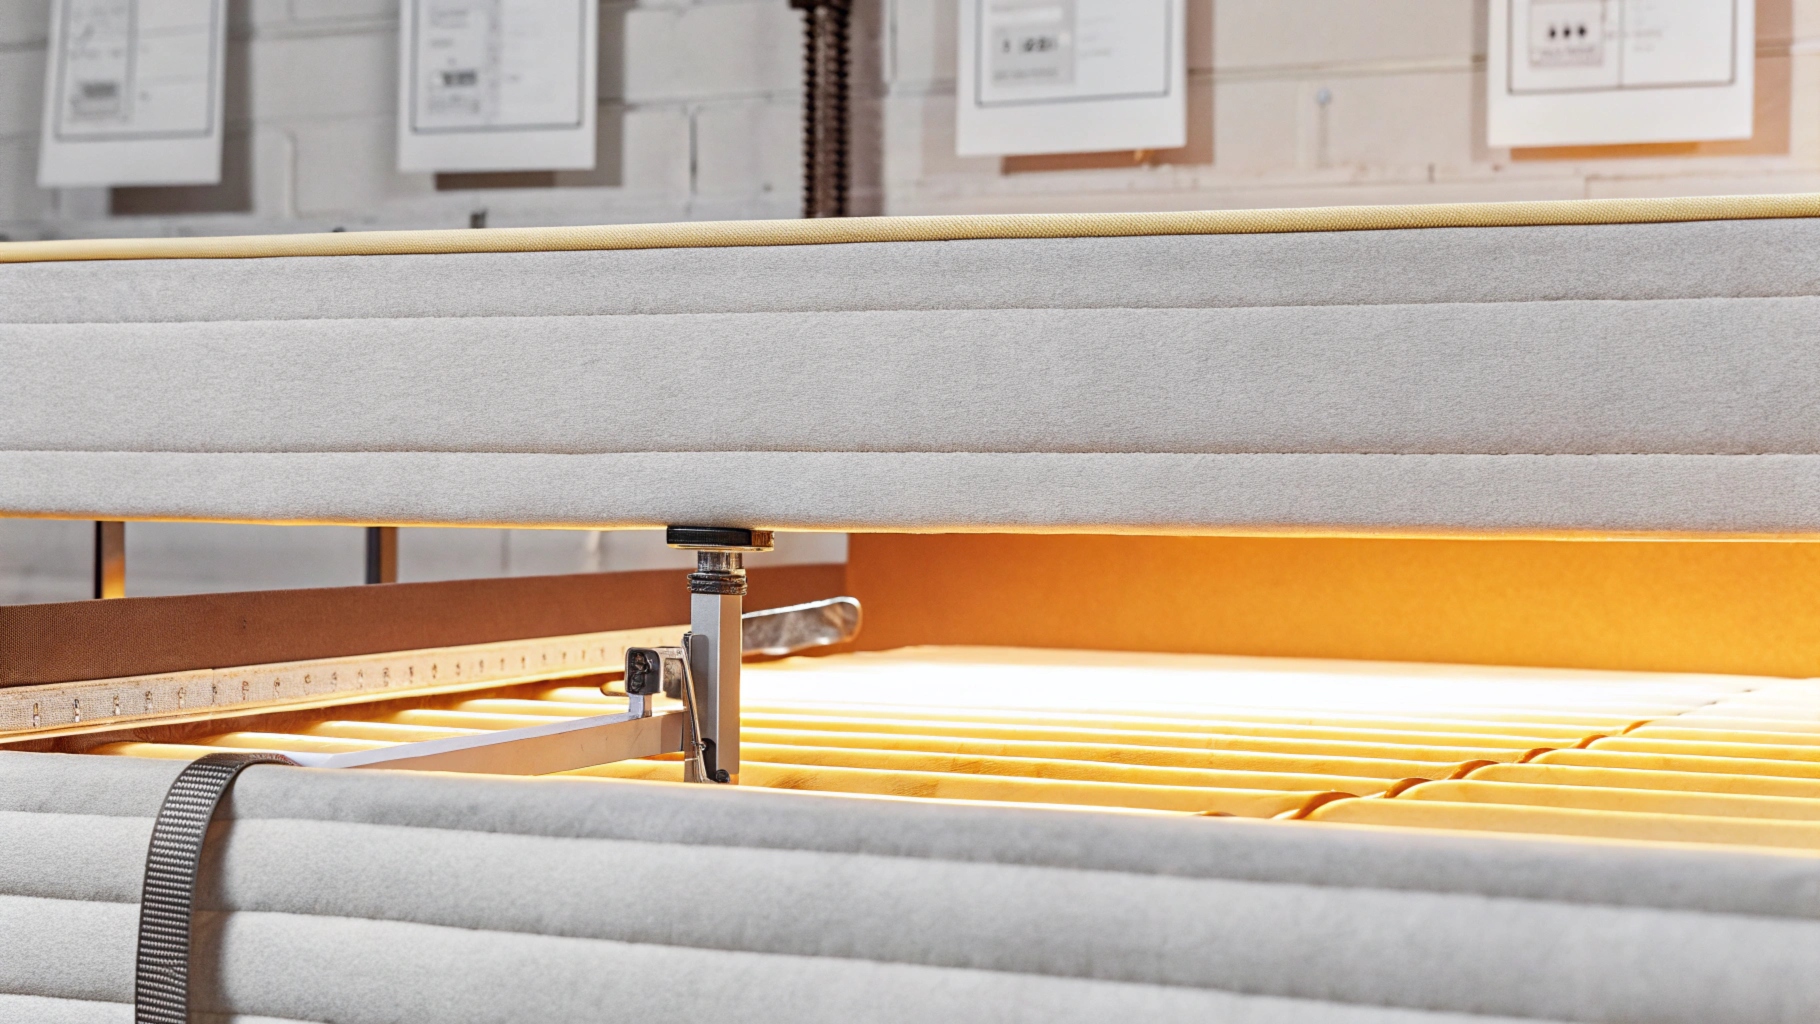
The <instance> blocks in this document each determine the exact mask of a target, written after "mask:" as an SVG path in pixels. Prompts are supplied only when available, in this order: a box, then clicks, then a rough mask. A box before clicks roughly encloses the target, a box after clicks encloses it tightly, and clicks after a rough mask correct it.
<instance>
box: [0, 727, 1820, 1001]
mask: <svg viewBox="0 0 1820 1024" xmlns="http://www.w3.org/2000/svg"><path fill="white" fill-rule="evenodd" d="M179 767H180V765H179V764H177V763H173V762H169V761H149V760H139V759H134V758H105V757H84V756H79V755H57V754H7V753H4V752H0V893H4V895H0V992H5V993H8V995H3V996H0V1020H5V1021H19V1022H26V1021H31V1022H43V1021H70V1022H75V1021H82V1022H88V1021H124V1020H127V1019H129V1013H128V1008H127V1005H126V1004H127V1003H128V1002H129V1001H130V999H131V994H132V993H131V985H132V971H131V965H132V949H133V936H134V932H135V923H136V912H137V907H136V905H135V904H136V901H137V898H138V886H139V879H140V873H141V871H142V859H143V856H144V851H145V844H146V838H147V835H148V834H149V831H150V826H151V816H152V813H153V812H154V810H155V809H156V807H157V805H158V801H159V799H160V797H161V796H162V795H163V793H164V789H165V787H166V786H167V785H168V784H169V783H170V781H171V779H172V778H173V777H174V776H175V774H176V771H177V769H178V768H179ZM222 816H223V818H224V819H225V820H224V821H222V822H220V823H218V824H217V826H216V829H215V837H214V842H213V846H212V849H213V851H214V852H213V854H212V863H211V865H210V866H209V867H207V868H205V871H204V878H203V882H202V885H201V887H200V893H201V895H200V896H199V907H200V910H201V913H200V914H199V930H198V936H199V938H198V942H199V945H198V958H197V961H196V962H197V965H198V966H197V970H198V972H199V973H198V974H197V976H196V978H195V983H194V1003H195V1006H196V1008H197V1009H199V1010H203V1011H207V1012H210V1013H220V1014H237V1015H242V1016H240V1017H239V1018H238V1019H240V1020H249V1019H251V1020H270V1019H278V1020H307V1021H336V1022H345V1024H379V1022H395V1021H409V1022H419V1021H421V1022H425V1024H429V1022H437V1024H460V1022H481V1021H504V1020H515V1021H531V1020H535V1021H540V1022H551V1024H555V1022H566V1021H576V1022H580V1021H600V1020H623V1021H652V1022H664V1021H675V1022H679V1024H681V1022H690V1021H699V1020H702V1019H704V1018H717V1019H723V1020H733V1021H746V1022H752V1024H762V1022H773V1021H775V1022H780V1024H782V1022H799V1021H827V1022H831V1024H832V1022H842V1024H844V1022H848V1021H859V1020H865V1021H931V1022H933V1021H1033V1022H1034V1021H1046V1022H1058V1021H1082V1022H1086V1021H1103V1020H1108V1019H1113V1018H1120V1019H1136V1018H1142V1019H1146V1020H1157V1021H1177V1020H1179V1021H1190V1020H1193V1021H1210V1020H1219V1021H1246V1022H1272V1024H1275V1022H1285V1024H1287V1022H1302V1021H1321V1022H1345V1024H1367V1022H1369V1024H1391V1022H1396V1024H1417V1022H1434V1024H1441V1022H1465V1021H1489V1020H1508V1019H1513V1018H1514V1019H1531V1020H1545V1021H1620V1020H1622V1021H1651V1022H1655V1024H1719V1022H1729V1021H1786V1022H1790V1024H1794V1022H1797V1021H1809V1020H1812V1019H1813V1018H1814V1013H1815V1010H1816V1008H1820V975H1817V974H1816V973H1815V972H1814V971H1813V970H1811V966H1812V965H1813V964H1814V963H1815V962H1816V961H1817V960H1820V920H1817V918H1820V860H1816V859H1814V858H1811V857H1791V856H1778V855H1773V854H1755V853H1736V852H1729V851H1715V850H1700V849H1681V848H1674V847H1649V846H1641V845H1629V844H1598V843H1592V842H1578V843H1571V844H1570V843H1561V842H1554V841H1541V840H1527V839H1505V838H1486V837H1476V836H1459V835H1445V834H1423V833H1405V832H1399V831H1387V830H1375V829H1367V828H1358V827H1349V826H1339V825H1336V826H1326V827H1322V828H1313V827H1310V826H1306V825H1299V824H1297V823H1293V822H1246V821H1237V820H1208V819H1204V818H1202V819H1196V818H1181V817H1175V818H1151V817H1139V816H1119V815H1112V814H1107V813H1105V812H1075V811H1054V810H1042V809H1030V808H1015V807H982V806H964V805H942V804H933V803H919V802H911V801H890V800H881V799H876V798H873V799H859V798H841V797H832V796H816V795H807V794H791V793H773V792H750V791H739V792H732V791H727V790H724V789H716V788H712V787H684V786H680V785H674V784H665V783H634V782H611V781H597V780H566V781H565V780H528V781H512V780H503V779H486V778H471V777H470V778H462V777H454V776H435V775H414V774H410V773H398V774H394V773H361V772H345V773H334V772H326V771H319V770H311V769H301V768H282V767H258V768H253V769H250V770H249V771H248V772H247V773H246V775H245V777H244V778H242V779H241V781H240V782H239V784H238V785H237V786H236V788H235V791H234V793H233V794H232V797H231V803H230V805H229V806H228V807H227V808H225V809H224V811H223V812H222ZM204 1019H215V1018H213V1017H210V1018H204Z"/></svg>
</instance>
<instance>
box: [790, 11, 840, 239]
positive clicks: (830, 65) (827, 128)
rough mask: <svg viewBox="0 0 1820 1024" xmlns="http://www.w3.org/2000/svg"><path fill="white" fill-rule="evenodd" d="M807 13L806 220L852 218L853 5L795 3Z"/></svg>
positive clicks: (804, 14) (805, 67) (804, 126)
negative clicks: (849, 74) (849, 94)
mask: <svg viewBox="0 0 1820 1024" xmlns="http://www.w3.org/2000/svg"><path fill="white" fill-rule="evenodd" d="M790 6H792V7H795V8H797V9H798V10H800V11H802V12H803V216H805V217H845V216H846V215H847V45H848V37H849V35H850V32H849V27H850V21H851V17H852V13H853V0H790Z"/></svg>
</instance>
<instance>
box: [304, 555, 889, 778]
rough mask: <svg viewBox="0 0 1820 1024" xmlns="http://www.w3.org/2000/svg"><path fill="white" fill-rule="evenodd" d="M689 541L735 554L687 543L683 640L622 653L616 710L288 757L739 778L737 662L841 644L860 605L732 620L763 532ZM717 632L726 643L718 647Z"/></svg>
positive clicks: (445, 768) (352, 763)
mask: <svg viewBox="0 0 1820 1024" xmlns="http://www.w3.org/2000/svg"><path fill="white" fill-rule="evenodd" d="M687 540H688V541H702V540H713V541H719V542H725V541H735V542H743V543H742V544H740V546H739V548H738V549H737V550H734V549H729V548H725V547H712V548H710V547H695V545H694V544H691V545H690V546H692V547H695V549H696V550H699V551H700V552H701V557H700V559H699V564H698V567H697V570H696V572H694V573H692V574H690V576H689V589H690V592H691V600H690V610H691V613H692V619H693V621H692V625H691V629H690V631H689V632H687V633H685V634H683V645H682V646H681V647H628V648H627V649H626V660H625V691H626V700H627V708H626V711H625V712H624V713H621V714H612V715H592V716H589V717H587V718H577V719H569V720H561V721H554V722H549V723H546V724H541V725H532V726H525V727H523V728H518V729H502V730H498V731H495V732H487V733H480V734H476V735H472V736H452V737H448V738H446V739H439V740H424V741H422V742H418V743H399V744H396V745H393V746H389V747H382V748H379V749H377V750H360V751H351V752H348V753H344V754H322V753H308V752H301V751H300V752H296V753H290V752H287V753H286V756H288V757H290V758H291V759H292V760H294V761H295V762H297V763H298V764H301V765H304V766H307V767H314V768H401V769H409V770H415V771H442V772H486V773H491V774H499V775H547V774H550V773H552V772H561V771H569V770H572V769H576V768H588V767H592V766H594V765H598V764H607V763H609V762H613V761H623V760H627V759H629V758H637V757H652V756H655V755H658V754H669V753H677V752H681V753H683V754H685V755H687V760H686V762H685V765H686V767H685V776H684V777H685V778H687V779H688V780H690V781H694V782H722V783H732V782H736V781H738V770H739V666H740V659H741V658H742V657H743V656H744V655H745V653H746V651H747V650H752V651H753V652H754V653H762V654H767V655H783V654H789V653H792V652H794V651H798V650H805V649H809V648H813V647H821V646H826V645H828V644H834V643H840V642H842V641H845V640H850V639H852V638H853V636H854V635H855V634H856V633H857V632H858V631H859V625H860V607H859V602H858V601H856V600H854V599H853V598H851V597H837V598H833V599H830V600H826V601H812V602H809V603H807V604H799V605H791V606H789V607H786V608H773V609H767V610H765V611H760V612H753V613H752V614H750V615H742V614H741V610H740V605H741V602H742V600H743V598H744V594H745V569H744V567H743V566H742V565H741V564H740V552H742V551H753V550H763V549H764V548H765V547H769V546H770V536H769V534H765V533H764V532H763V531H758V530H752V531H739V532H738V533H737V534H733V535H730V533H726V532H718V531H717V535H715V536H712V537H707V536H703V535H702V534H700V533H697V534H694V535H692V536H688V537H687ZM759 545H763V547H760V546H759ZM679 546H680V545H679ZM723 639H730V640H731V643H726V644H724V645H723V644H722V643H718V642H717V641H720V640H723ZM602 689H603V691H604V690H605V687H603V688H602ZM660 694H661V695H663V696H667V697H669V698H671V699H673V700H677V699H680V700H681V701H682V702H683V707H682V708H681V709H669V710H658V708H657V706H656V702H657V698H658V696H659V695H660Z"/></svg>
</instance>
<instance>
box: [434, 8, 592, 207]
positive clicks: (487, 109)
mask: <svg viewBox="0 0 1820 1024" xmlns="http://www.w3.org/2000/svg"><path fill="white" fill-rule="evenodd" d="M597 17H598V7H597V5H596V4H594V3H589V2H587V0H411V2H408V3H406V4H405V5H404V9H403V12H402V18H403V24H402V26H401V36H402V39H401V44H400V46H401V53H400V64H401V81H400V83H399V94H400V95H399V100H400V108H401V109H400V111H399V140H398V166H399V169H400V170H405V171H459V170H533V169H549V168H590V167H593V166H594V121H595V111H594V106H595V97H596V94H597V89H596V82H595V75H596V49H597V45H598V43H597V40H596V38H595V32H596V24H597Z"/></svg>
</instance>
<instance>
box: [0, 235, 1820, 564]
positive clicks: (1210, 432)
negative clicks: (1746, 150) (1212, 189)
mask: <svg viewBox="0 0 1820 1024" xmlns="http://www.w3.org/2000/svg"><path fill="white" fill-rule="evenodd" d="M1817 254H1820V221H1810V220H1766V221H1731V222H1724V221H1721V222H1703V223H1688V224H1650V225H1610V226H1593V227H1584V226H1577V227H1527V228H1449V229H1425V230H1400V231H1367V232H1332V233H1306V234H1282V235H1190V236H1169V237H1136V238H1081V239H1047V240H1044V239H1022V240H1017V239H1013V240H992V241H967V242H928V243H871V244H860V245H827V246H778V247H759V248H727V249H683V250H662V249H655V250H632V251H607V252H562V253H516V254H465V255H444V256H379V257H373V256H366V257H307V258H277V259H245V260H149V261H100V262H75V263H44V264H13V265H5V266H0V363H3V364H4V365H6V366H7V367H8V369H9V371H11V372H9V373H7V374H3V375H0V513H12V514H49V515H67V516H110V515H111V516H124V517H146V518H151V517H179V518H228V519H266V520H312V521H324V520H326V521H362V520H367V521H371V520H386V521H400V522H447V523H519V524H525V525H571V526H602V525H606V526H626V525H653V524H661V523H665V522H678V521H710V520H713V521H737V522H743V523H752V524H754V525H769V526H779V527H796V528H818V527H819V528H835V529H893V528H895V529H1030V528H1037V529H1042V528H1066V529H1076V530H1092V529H1135V530H1144V529H1156V528H1163V529H1210V530H1220V529H1236V530H1274V529H1322V528H1338V529H1366V530H1371V529H1378V530H1435V529H1451V530H1487V531H1496V530H1566V529H1598V530H1618V529H1622V530H1690V531H1717V532H1796V531H1807V530H1813V529H1816V528H1820V503H1817V502H1816V501H1815V500H1814V498H1815V497H1816V496H1817V495H1816V490H1817V488H1816V478H1815V470H1814V467H1813V465H1812V464H1811V462H1810V461H1809V460H1810V459H1811V458H1812V457H1814V456H1816V455H1820V440H1816V439H1817V438H1820V413H1816V411H1815V406H1814V404H1813V403H1812V402H1811V401H1810V400H1809V399H1808V396H1809V395H1810V394H1811V393H1812V392H1813V390H1814V389H1815V387H1816V386H1817V385H1820V346H1817V345H1816V344H1815V342H1816V334H1817V333H1820V328H1816V327H1815V325H1816V324H1820V255H1817ZM704 382H712V384H711V385H710V384H705V383H704ZM709 391H718V392H719V393H718V394H714V395H713V397H712V399H711V400H705V399H704V396H705V395H706V394H707V393H708V392H709Z"/></svg>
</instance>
